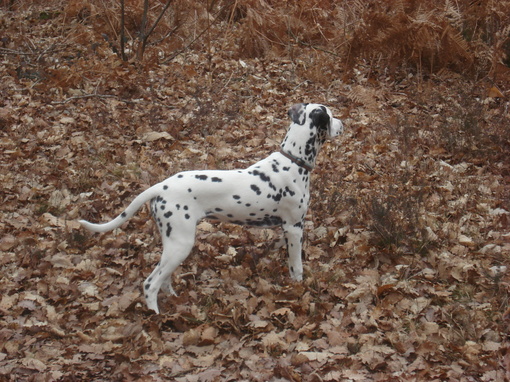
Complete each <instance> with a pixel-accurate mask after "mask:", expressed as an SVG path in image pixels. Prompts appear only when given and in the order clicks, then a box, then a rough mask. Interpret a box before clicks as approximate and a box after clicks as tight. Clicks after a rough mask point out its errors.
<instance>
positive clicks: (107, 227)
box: [79, 184, 161, 232]
mask: <svg viewBox="0 0 510 382" xmlns="http://www.w3.org/2000/svg"><path fill="white" fill-rule="evenodd" d="M158 186H159V185H158V184H156V185H155V186H152V187H151V188H148V189H147V190H145V191H144V192H142V193H141V194H140V195H138V196H137V197H136V198H135V199H134V200H133V201H132V202H131V204H130V205H129V206H128V207H127V208H126V209H125V210H124V212H123V213H121V214H120V215H119V216H117V217H116V218H115V219H113V220H111V221H109V222H108V223H103V224H94V223H90V222H88V221H86V220H79V223H80V224H81V225H82V226H83V227H85V228H86V229H88V230H90V231H93V232H108V231H111V230H112V229H115V228H119V227H120V226H121V225H122V224H124V223H125V222H126V221H128V220H129V219H130V218H131V217H132V216H133V215H134V214H135V213H136V212H137V211H138V210H139V209H140V208H141V207H142V206H143V205H144V203H145V202H148V201H149V200H151V199H153V198H155V197H157V196H158V195H159V194H160V192H161V186H160V187H158Z"/></svg>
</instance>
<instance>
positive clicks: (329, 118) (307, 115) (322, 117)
mask: <svg viewBox="0 0 510 382" xmlns="http://www.w3.org/2000/svg"><path fill="white" fill-rule="evenodd" d="M289 117H290V119H291V120H292V122H293V123H297V124H298V125H305V124H309V125H310V126H311V127H312V126H313V127H316V128H317V130H322V129H324V130H325V131H326V132H327V137H328V138H334V137H336V136H337V135H339V134H341V133H342V132H343V131H344V126H343V124H342V121H340V120H339V119H336V118H333V114H332V113H331V110H329V109H328V108H327V107H326V106H324V105H318V104H313V103H298V104H296V105H294V106H292V107H291V108H290V109H289Z"/></svg>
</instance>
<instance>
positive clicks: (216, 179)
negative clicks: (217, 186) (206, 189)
mask: <svg viewBox="0 0 510 382" xmlns="http://www.w3.org/2000/svg"><path fill="white" fill-rule="evenodd" d="M211 181H212V182H215V183H221V182H223V179H221V178H218V177H216V176H213V177H212V178H211Z"/></svg>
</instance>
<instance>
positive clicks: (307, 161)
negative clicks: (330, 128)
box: [280, 123, 326, 171]
mask: <svg viewBox="0 0 510 382" xmlns="http://www.w3.org/2000/svg"><path fill="white" fill-rule="evenodd" d="M325 141H326V130H323V129H318V128H317V126H314V125H309V124H306V123H305V124H304V125H299V124H297V123H292V124H291V125H290V128H289V131H288V132H287V135H286V136H285V138H284V139H283V142H282V144H281V146H280V147H281V151H282V152H283V153H284V155H285V154H287V155H286V156H287V157H288V158H289V159H291V160H292V161H293V162H294V163H297V164H298V165H300V166H301V167H303V168H305V169H306V170H308V171H311V170H312V169H313V168H314V167H315V160H316V158H317V154H318V153H319V150H320V149H321V147H322V145H323V144H324V142H325Z"/></svg>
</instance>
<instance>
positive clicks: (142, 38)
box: [136, 0, 172, 61]
mask: <svg viewBox="0 0 510 382" xmlns="http://www.w3.org/2000/svg"><path fill="white" fill-rule="evenodd" d="M171 2H172V0H167V1H166V3H165V6H164V7H163V9H162V10H161V12H160V14H159V16H158V18H157V19H156V21H155V22H154V24H153V25H152V27H150V29H149V30H148V31H147V32H146V30H147V14H148V12H149V0H145V1H144V4H143V15H142V25H141V26H140V36H139V40H140V45H139V46H138V50H137V52H136V59H137V60H139V61H141V60H142V59H143V54H144V53H145V48H146V47H147V40H148V39H149V36H150V35H151V34H152V33H153V32H154V29H156V27H157V26H158V24H159V22H160V21H161V19H162V18H163V15H164V14H165V12H166V11H167V9H168V7H170V3H171Z"/></svg>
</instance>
